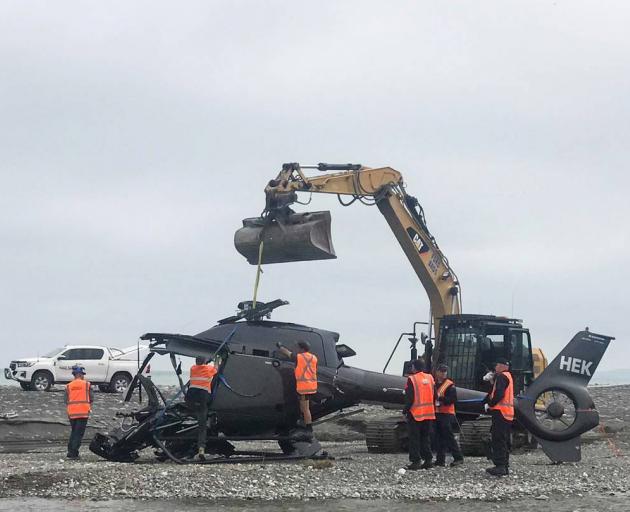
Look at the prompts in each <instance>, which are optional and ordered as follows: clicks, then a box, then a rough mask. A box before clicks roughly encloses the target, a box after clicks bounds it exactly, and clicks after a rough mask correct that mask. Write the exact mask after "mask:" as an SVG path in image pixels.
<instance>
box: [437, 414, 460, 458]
mask: <svg viewBox="0 0 630 512" xmlns="http://www.w3.org/2000/svg"><path fill="white" fill-rule="evenodd" d="M453 421H455V416H454V415H452V414H442V413H438V414H436V415H435V431H436V432H435V434H436V435H435V441H436V443H435V444H436V448H437V450H436V452H437V454H436V456H435V459H436V461H437V462H444V461H445V460H446V452H450V453H451V455H452V456H453V459H455V460H462V459H463V458H464V457H463V456H462V451H461V450H460V449H459V445H458V444H457V440H456V439H455V434H453Z"/></svg>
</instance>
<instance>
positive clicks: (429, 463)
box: [420, 460, 433, 469]
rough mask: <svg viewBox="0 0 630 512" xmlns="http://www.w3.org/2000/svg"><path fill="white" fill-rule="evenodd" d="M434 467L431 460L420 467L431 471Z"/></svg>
mask: <svg viewBox="0 0 630 512" xmlns="http://www.w3.org/2000/svg"><path fill="white" fill-rule="evenodd" d="M432 467H433V462H431V461H430V460H425V461H424V462H423V463H422V466H420V468H421V469H431V468H432Z"/></svg>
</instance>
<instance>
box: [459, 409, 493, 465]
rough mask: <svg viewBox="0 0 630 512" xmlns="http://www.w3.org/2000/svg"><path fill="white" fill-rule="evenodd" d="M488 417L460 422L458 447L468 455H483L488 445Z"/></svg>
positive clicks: (489, 420) (487, 449)
mask: <svg viewBox="0 0 630 512" xmlns="http://www.w3.org/2000/svg"><path fill="white" fill-rule="evenodd" d="M491 425H492V420H491V419H490V418H478V419H476V420H470V421H465V422H462V424H461V427H460V431H459V447H460V448H461V450H462V453H463V454H464V455H466V456H468V457H485V456H486V455H488V453H489V447H490V426H491Z"/></svg>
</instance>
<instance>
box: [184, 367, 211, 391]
mask: <svg viewBox="0 0 630 512" xmlns="http://www.w3.org/2000/svg"><path fill="white" fill-rule="evenodd" d="M216 374H217V369H216V368H215V367H214V365H210V364H194V365H192V366H191V367H190V385H189V386H188V388H189V389H192V388H196V389H203V390H204V391H207V392H208V393H210V391H211V390H212V377H214V376H215V375H216Z"/></svg>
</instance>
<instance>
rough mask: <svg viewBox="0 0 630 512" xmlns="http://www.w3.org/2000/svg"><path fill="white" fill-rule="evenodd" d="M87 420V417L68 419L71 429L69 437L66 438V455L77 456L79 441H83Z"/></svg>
mask: <svg viewBox="0 0 630 512" xmlns="http://www.w3.org/2000/svg"><path fill="white" fill-rule="evenodd" d="M87 422H88V419H87V418H77V419H75V420H70V428H71V429H72V430H71V431H70V439H68V457H78V456H79V448H80V447H81V441H83V435H84V434H85V427H87Z"/></svg>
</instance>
